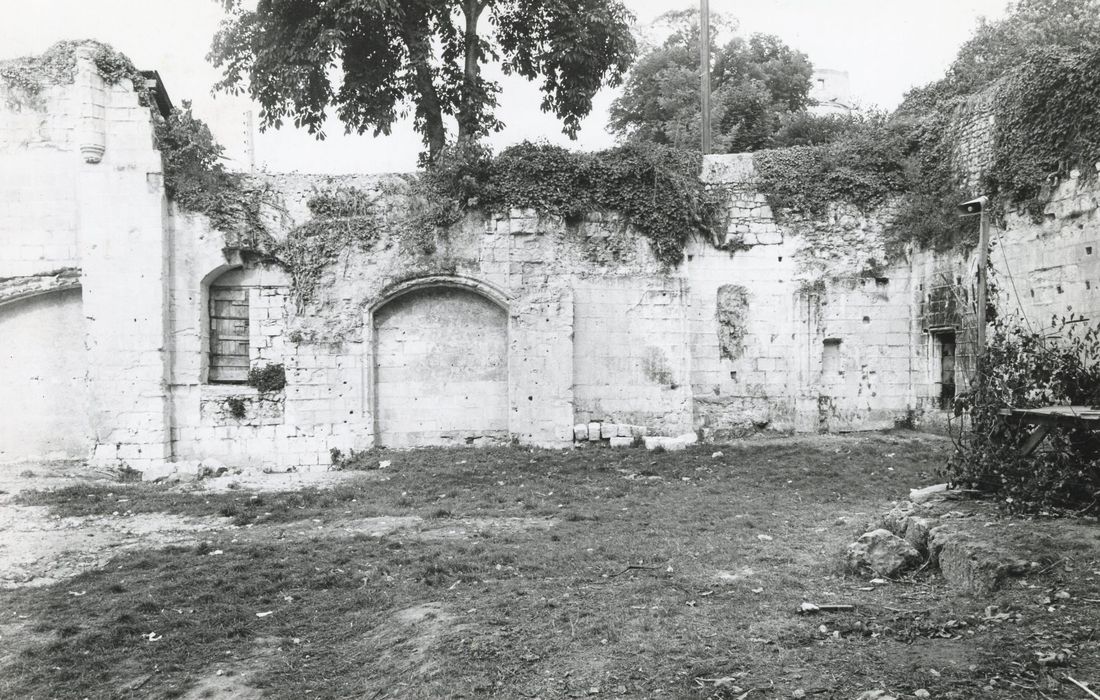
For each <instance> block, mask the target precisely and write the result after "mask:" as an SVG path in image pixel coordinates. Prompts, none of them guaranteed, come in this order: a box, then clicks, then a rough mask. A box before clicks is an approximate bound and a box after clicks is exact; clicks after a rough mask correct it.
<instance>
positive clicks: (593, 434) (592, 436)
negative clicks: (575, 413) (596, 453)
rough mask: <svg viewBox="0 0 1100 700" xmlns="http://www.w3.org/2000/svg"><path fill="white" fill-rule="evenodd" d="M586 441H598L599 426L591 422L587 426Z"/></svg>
mask: <svg viewBox="0 0 1100 700" xmlns="http://www.w3.org/2000/svg"><path fill="white" fill-rule="evenodd" d="M588 439H589V440H599V439H600V424H599V423H596V422H592V423H589V424H588Z"/></svg>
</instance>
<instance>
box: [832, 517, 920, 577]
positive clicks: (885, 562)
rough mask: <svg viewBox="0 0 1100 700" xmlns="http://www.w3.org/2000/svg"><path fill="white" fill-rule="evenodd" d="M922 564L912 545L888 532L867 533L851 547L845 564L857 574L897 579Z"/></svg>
mask: <svg viewBox="0 0 1100 700" xmlns="http://www.w3.org/2000/svg"><path fill="white" fill-rule="evenodd" d="M920 562H921V555H920V552H918V551H917V549H916V547H914V546H913V545H912V544H910V543H909V542H907V541H906V540H903V539H902V538H900V537H898V536H897V535H895V534H894V533H892V532H890V531H889V530H886V529H882V528H880V529H878V530H872V531H871V532H867V533H864V534H863V535H861V536H860V538H859V539H858V540H856V541H855V542H853V543H852V544H850V545H848V552H847V555H846V558H845V563H846V565H847V567H848V569H849V570H850V571H853V572H855V573H866V572H868V571H871V572H874V573H876V574H878V575H879V576H885V577H887V578H893V577H895V576H898V575H899V574H901V573H902V572H904V571H905V570H906V569H909V568H911V567H914V566H916V565H917V564H919V563H920Z"/></svg>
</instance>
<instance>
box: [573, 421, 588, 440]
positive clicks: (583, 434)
mask: <svg viewBox="0 0 1100 700" xmlns="http://www.w3.org/2000/svg"><path fill="white" fill-rule="evenodd" d="M573 439H574V440H587V439H588V424H587V423H577V424H576V425H574V426H573Z"/></svg>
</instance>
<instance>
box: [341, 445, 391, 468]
mask: <svg viewBox="0 0 1100 700" xmlns="http://www.w3.org/2000/svg"><path fill="white" fill-rule="evenodd" d="M329 458H330V459H331V460H332V468H333V469H334V470H336V471H368V470H372V469H379V468H381V466H380V462H379V460H378V455H377V454H375V453H374V452H373V451H372V450H356V449H350V450H348V453H347V454H346V455H345V454H344V451H343V450H341V449H340V448H338V447H333V448H332V449H331V450H329Z"/></svg>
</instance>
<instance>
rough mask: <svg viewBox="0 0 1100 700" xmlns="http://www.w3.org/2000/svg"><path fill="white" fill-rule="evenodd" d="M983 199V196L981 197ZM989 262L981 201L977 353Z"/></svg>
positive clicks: (981, 340)
mask: <svg viewBox="0 0 1100 700" xmlns="http://www.w3.org/2000/svg"><path fill="white" fill-rule="evenodd" d="M982 199H983V200H984V199H985V198H984V197H982ZM988 264H989V207H988V206H987V204H986V202H985V201H983V202H982V214H981V217H980V219H979V225H978V329H977V331H978V332H977V334H976V336H977V337H976V341H977V344H978V352H977V354H978V355H979V356H980V355H981V354H982V353H983V352H985V308H986V295H987V294H988V288H989V287H988V279H987V276H988V274H989V273H988V270H987V267H988Z"/></svg>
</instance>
